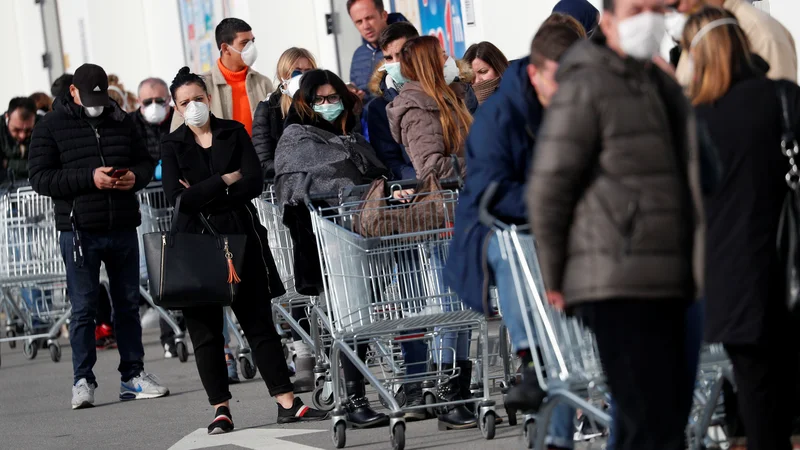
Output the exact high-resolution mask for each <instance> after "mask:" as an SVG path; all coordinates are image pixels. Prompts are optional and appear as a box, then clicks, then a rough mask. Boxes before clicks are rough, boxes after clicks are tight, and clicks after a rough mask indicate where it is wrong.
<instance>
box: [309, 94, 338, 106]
mask: <svg viewBox="0 0 800 450" xmlns="http://www.w3.org/2000/svg"><path fill="white" fill-rule="evenodd" d="M326 101H327V102H328V103H330V104H331V105H335V104H336V103H339V102H340V101H342V96H341V95H339V94H331V95H317V96H316V97H314V104H315V105H324V104H325V102H326Z"/></svg>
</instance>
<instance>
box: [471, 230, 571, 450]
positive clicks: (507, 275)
mask: <svg viewBox="0 0 800 450" xmlns="http://www.w3.org/2000/svg"><path fill="white" fill-rule="evenodd" d="M487 260H488V263H489V268H490V269H491V270H492V273H493V274H494V282H495V285H496V286H497V301H498V303H499V304H500V310H501V311H502V312H503V323H504V324H505V326H506V328H508V334H509V336H510V337H511V347H512V348H513V350H514V352H518V351H520V350H529V349H530V344H529V341H528V334H527V332H526V331H525V322H524V321H523V318H522V310H521V309H520V306H519V299H518V297H517V290H516V289H515V288H514V280H513V278H512V274H511V265H510V264H509V262H508V260H507V259H505V258H503V252H502V251H501V249H500V241H499V240H498V238H497V236H496V235H492V236H491V237H490V240H489V247H488V254H487ZM526 314H528V320H529V321H530V324H531V326H533V324H534V319H533V316H532V315H531V314H530V312H529V311H527V310H526ZM575 417H576V415H575V408H573V407H571V406H570V405H567V404H564V403H559V404H558V405H557V406H556V408H555V410H554V411H553V417H552V419H551V421H550V425H549V427H548V433H547V434H548V436H547V444H548V445H550V446H554V447H559V448H573V445H574V444H573V439H574V434H575Z"/></svg>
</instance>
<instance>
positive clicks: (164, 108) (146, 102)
mask: <svg viewBox="0 0 800 450" xmlns="http://www.w3.org/2000/svg"><path fill="white" fill-rule="evenodd" d="M138 95H139V104H140V105H141V106H140V107H139V109H137V110H136V111H134V112H132V113H130V116H131V118H132V119H133V123H134V124H135V125H136V131H138V132H139V135H140V136H141V137H143V138H144V140H145V145H146V146H147V152H148V153H149V154H150V157H151V158H152V159H153V161H156V162H158V161H160V160H161V138H162V137H164V136H166V135H168V134H169V129H170V124H171V123H172V115H173V114H174V113H175V110H174V109H172V107H171V106H170V105H169V102H170V95H169V86H167V83H166V82H165V81H164V80H162V79H161V78H148V79H146V80H144V81H142V82H141V83H139V90H138ZM160 178H161V177H160V176H157V177H156V179H160Z"/></svg>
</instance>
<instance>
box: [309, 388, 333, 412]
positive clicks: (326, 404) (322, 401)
mask: <svg viewBox="0 0 800 450" xmlns="http://www.w3.org/2000/svg"><path fill="white" fill-rule="evenodd" d="M311 403H312V404H313V405H314V408H317V409H318V410H320V411H330V410H332V409H333V392H331V393H330V394H328V396H327V397H325V385H324V384H322V385H319V386H317V387H316V388H315V389H314V393H313V394H311Z"/></svg>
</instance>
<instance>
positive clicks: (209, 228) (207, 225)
mask: <svg viewBox="0 0 800 450" xmlns="http://www.w3.org/2000/svg"><path fill="white" fill-rule="evenodd" d="M181 197H183V194H180V195H178V198H177V199H176V200H175V209H174V210H173V212H172V224H171V225H170V228H169V238H170V241H172V238H174V237H175V235H176V234H178V220H180V217H181V215H180V212H181ZM197 217H198V218H200V223H202V224H203V227H204V228H205V229H206V231H208V232H209V233H210V234H211V235H212V236H214V239H215V240H216V241H217V248H220V249H221V248H223V246H224V243H223V242H222V237H221V236H220V235H219V232H217V229H216V228H214V226H213V225H211V223H210V222H209V221H208V219H206V218H205V216H203V214H201V213H198V214H197ZM171 244H172V242H170V245H171Z"/></svg>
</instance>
